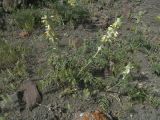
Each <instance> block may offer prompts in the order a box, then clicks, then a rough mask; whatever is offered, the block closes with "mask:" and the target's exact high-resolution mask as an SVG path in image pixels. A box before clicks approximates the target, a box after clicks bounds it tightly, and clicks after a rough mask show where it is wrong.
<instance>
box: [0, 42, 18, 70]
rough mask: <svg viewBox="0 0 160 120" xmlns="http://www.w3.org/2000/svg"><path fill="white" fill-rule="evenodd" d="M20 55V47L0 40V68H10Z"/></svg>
mask: <svg viewBox="0 0 160 120" xmlns="http://www.w3.org/2000/svg"><path fill="white" fill-rule="evenodd" d="M19 57H20V49H18V48H14V47H12V46H11V45H9V44H7V43H6V42H5V41H3V40H0V69H1V70H4V69H7V68H12V67H13V65H14V64H15V63H16V62H17V61H18V59H19Z"/></svg>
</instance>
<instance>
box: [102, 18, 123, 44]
mask: <svg viewBox="0 0 160 120" xmlns="http://www.w3.org/2000/svg"><path fill="white" fill-rule="evenodd" d="M120 26H121V19H120V18H117V20H116V21H115V22H114V23H113V24H112V25H110V26H109V27H108V29H107V34H106V35H103V36H102V38H101V42H102V43H106V42H111V41H112V40H114V39H116V38H117V36H118V32H117V29H118V28H119V27H120Z"/></svg>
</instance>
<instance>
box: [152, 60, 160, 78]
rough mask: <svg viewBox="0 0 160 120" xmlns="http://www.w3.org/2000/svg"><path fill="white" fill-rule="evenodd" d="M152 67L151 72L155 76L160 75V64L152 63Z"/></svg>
mask: <svg viewBox="0 0 160 120" xmlns="http://www.w3.org/2000/svg"><path fill="white" fill-rule="evenodd" d="M152 69H153V72H154V73H155V74H156V75H157V76H160V64H158V63H157V64H156V63H155V64H154V65H153V66H152Z"/></svg>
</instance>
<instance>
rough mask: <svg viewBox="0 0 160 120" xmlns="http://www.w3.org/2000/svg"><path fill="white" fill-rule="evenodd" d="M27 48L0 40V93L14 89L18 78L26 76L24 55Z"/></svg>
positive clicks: (18, 80)
mask: <svg viewBox="0 0 160 120" xmlns="http://www.w3.org/2000/svg"><path fill="white" fill-rule="evenodd" d="M26 56H27V49H25V48H23V47H22V46H21V45H19V46H16V47H15V46H13V45H10V44H9V43H7V42H5V41H3V40H0V81H1V85H2V86H3V87H1V88H0V93H3V94H5V93H8V92H10V91H14V90H15V89H17V88H16V86H17V85H18V84H19V83H20V79H21V78H24V77H26V76H27V68H26V61H25V57H26Z"/></svg>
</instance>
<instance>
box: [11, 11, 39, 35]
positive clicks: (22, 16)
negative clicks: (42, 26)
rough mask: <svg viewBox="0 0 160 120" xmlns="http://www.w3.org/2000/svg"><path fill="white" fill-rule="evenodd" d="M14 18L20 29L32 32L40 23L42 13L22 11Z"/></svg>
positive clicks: (17, 12) (16, 13)
mask: <svg viewBox="0 0 160 120" xmlns="http://www.w3.org/2000/svg"><path fill="white" fill-rule="evenodd" d="M13 18H14V21H15V24H16V25H17V27H18V28H20V29H22V30H24V31H26V32H32V31H33V30H34V28H35V27H36V25H37V24H38V23H40V18H41V13H40V12H39V11H38V10H34V9H21V10H18V11H16V12H15V13H14V14H13Z"/></svg>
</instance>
